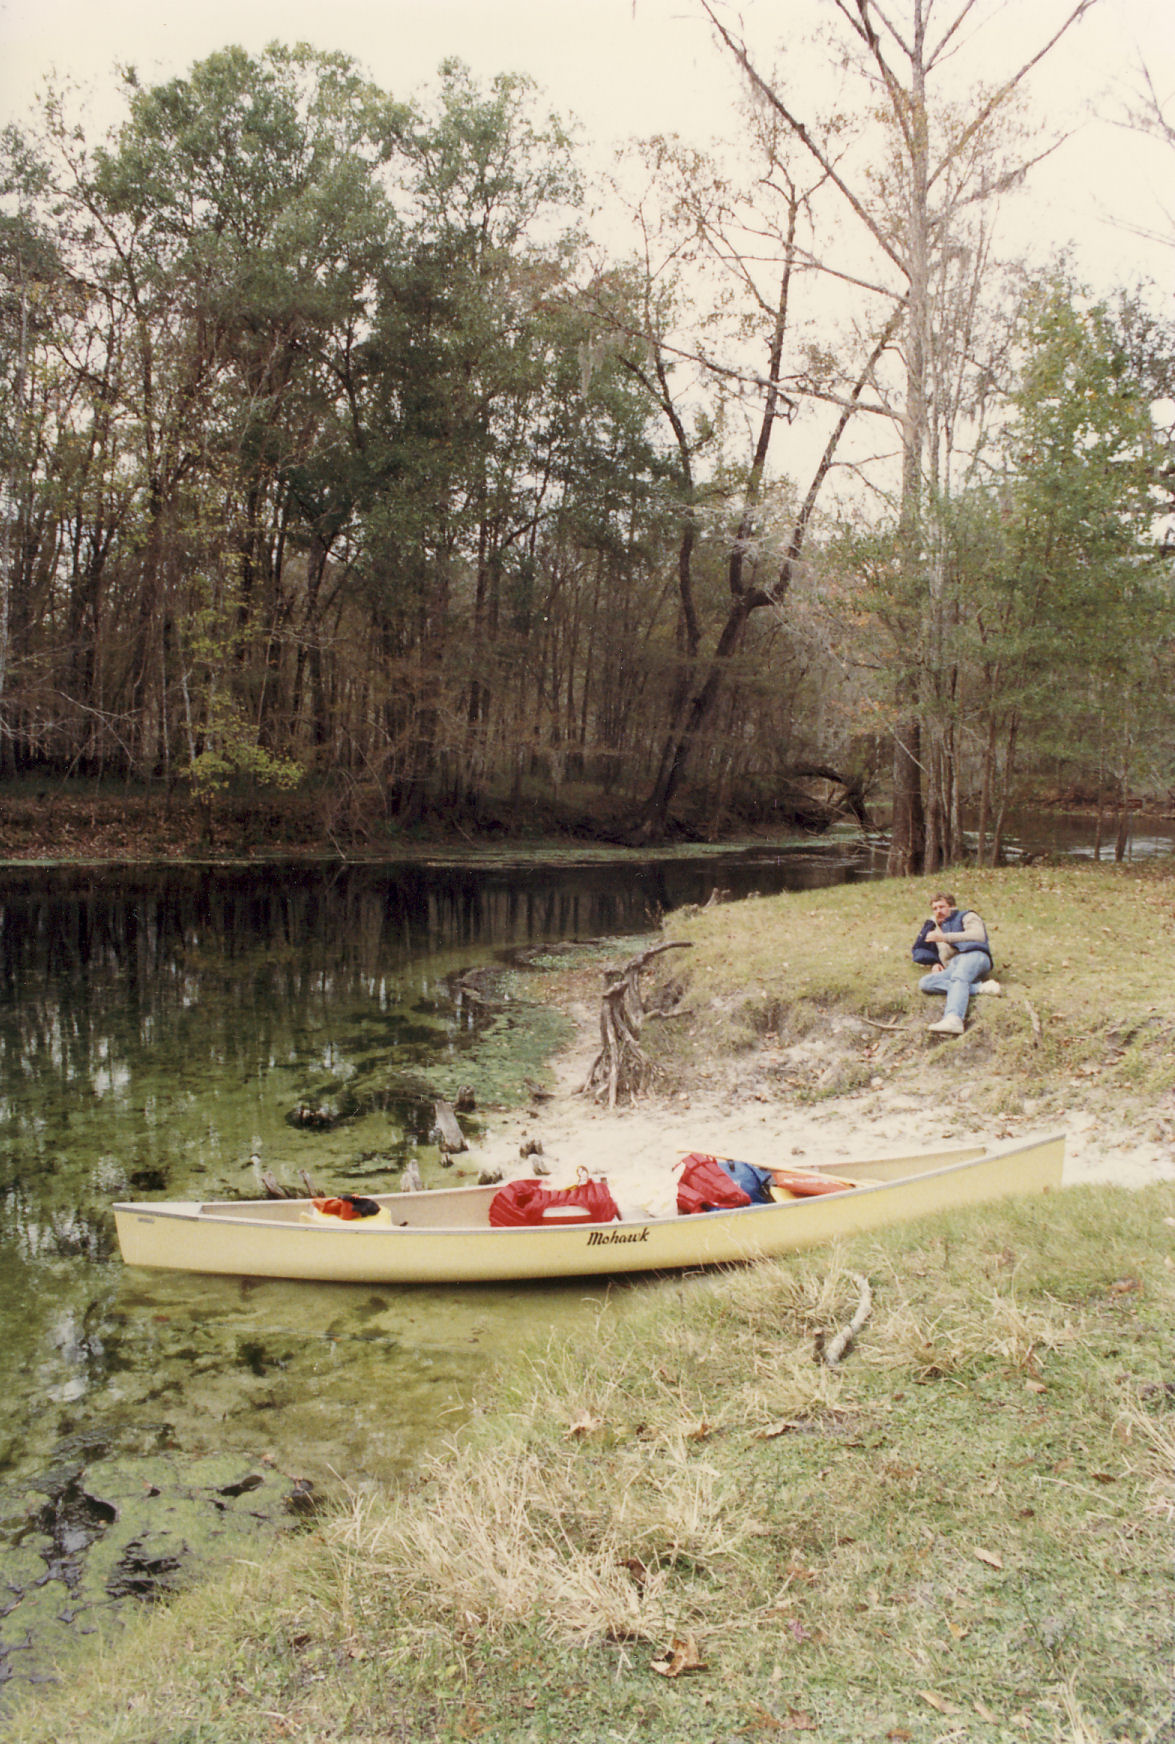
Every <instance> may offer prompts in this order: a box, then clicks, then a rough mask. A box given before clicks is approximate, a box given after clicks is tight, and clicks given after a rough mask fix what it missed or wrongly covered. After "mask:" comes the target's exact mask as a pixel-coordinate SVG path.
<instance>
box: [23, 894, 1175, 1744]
mask: <svg viewBox="0 0 1175 1744" xmlns="http://www.w3.org/2000/svg"><path fill="white" fill-rule="evenodd" d="M959 894H960V896H962V897H964V898H965V900H966V901H968V902H969V903H974V904H975V905H977V906H978V907H979V908H980V909H981V910H982V911H983V912H984V914H985V915H986V917H987V918H988V921H989V923H990V925H991V928H992V936H993V941H994V943H995V948H996V952H997V963H998V973H999V974H1000V976H1001V979H1002V980H1003V982H1004V986H1005V992H1004V997H1003V998H1002V999H992V998H987V999H984V1000H982V1001H977V1002H976V1006H975V1007H973V1009H972V1014H971V1019H970V1022H969V1026H968V1031H967V1034H966V1035H965V1036H964V1037H962V1038H961V1039H960V1040H958V1041H949V1042H946V1043H939V1042H937V1041H936V1040H935V1039H934V1038H931V1037H929V1036H927V1034H926V1032H925V1022H926V1019H927V1013H926V1009H925V1005H926V1002H925V1001H924V1000H923V999H922V996H921V995H919V994H918V992H917V989H916V981H917V972H916V971H915V969H914V968H913V966H912V964H911V963H910V961H909V955H908V947H909V939H910V938H911V937H912V935H913V932H914V930H915V929H916V925H917V921H918V918H919V916H920V913H921V909H922V907H923V906H924V902H923V898H924V896H925V891H924V890H923V888H922V887H921V886H920V885H919V886H914V885H912V884H910V883H908V882H905V881H898V880H892V881H888V882H886V883H884V884H881V885H876V884H870V885H864V886H842V887H839V888H837V889H834V890H827V891H818V892H797V893H793V894H790V895H787V896H781V897H773V898H757V899H751V900H748V901H745V902H742V903H737V904H717V905H714V906H711V907H707V908H706V909H704V910H695V911H692V912H690V911H683V912H682V913H679V914H674V915H672V916H670V917H668V920H667V926H666V931H665V936H666V937H672V938H688V939H689V941H690V943H691V949H690V950H689V951H682V952H675V953H671V954H670V953H667V954H666V958H665V961H668V959H669V957H670V956H671V957H672V959H673V974H674V976H675V977H676V978H677V980H678V983H679V985H678V986H677V987H676V988H674V989H672V991H673V993H674V995H675V997H676V998H677V1000H678V1002H679V1003H681V1004H683V1005H684V1006H686V1007H687V1008H688V1009H690V1010H692V1013H693V1015H692V1017H689V1018H683V1019H680V1020H675V1021H673V1022H669V1023H664V1024H661V1025H657V1024H650V1025H648V1026H647V1027H646V1031H645V1038H644V1039H645V1040H646V1041H647V1042H648V1045H649V1048H650V1051H651V1052H653V1051H654V1050H655V1058H656V1062H657V1068H658V1074H659V1076H658V1089H659V1092H660V1093H669V1094H673V1095H675V1096H676V1095H680V1094H681V1093H682V1092H683V1091H685V1092H686V1093H689V1092H694V1093H700V1091H701V1090H702V1089H703V1088H707V1089H713V1088H714V1086H715V1085H716V1084H718V1083H721V1084H722V1085H723V1086H724V1088H725V1091H726V1094H727V1095H729V1097H730V1098H731V1099H734V1100H739V1099H743V1098H756V1099H757V1100H758V1101H759V1102H761V1103H762V1104H763V1106H764V1111H765V1114H766V1116H767V1118H768V1119H769V1120H770V1121H772V1122H774V1123H776V1124H777V1125H778V1127H779V1130H781V1131H783V1130H785V1129H786V1111H787V1107H788V1104H789V1102H791V1101H793V1100H794V1099H797V1098H801V1099H805V1100H810V1099H812V1098H817V1099H819V1098H822V1097H828V1096H832V1095H837V1094H844V1093H846V1092H852V1093H853V1094H854V1095H855V1097H856V1102H855V1103H854V1106H855V1107H858V1108H859V1109H860V1119H861V1124H862V1127H863V1128H866V1127H867V1126H868V1122H869V1108H870V1106H871V1105H870V1102H869V1095H870V1089H871V1086H873V1085H874V1084H876V1083H878V1082H880V1081H882V1080H884V1082H885V1083H886V1085H887V1086H888V1087H889V1088H890V1089H891V1090H892V1089H893V1088H895V1087H896V1088H903V1089H905V1090H906V1091H908V1092H909V1093H910V1094H911V1095H912V1096H917V1097H920V1098H921V1099H922V1103H923V1105H924V1107H925V1110H926V1121H927V1133H928V1138H929V1137H930V1136H931V1135H933V1137H934V1138H942V1137H943V1136H946V1135H949V1134H950V1133H951V1132H952V1131H957V1132H958V1133H959V1134H960V1136H961V1134H962V1132H963V1131H964V1130H965V1129H969V1130H971V1131H974V1130H976V1128H977V1127H978V1128H981V1129H983V1130H989V1131H992V1132H996V1133H998V1132H1001V1131H1003V1130H1007V1129H1008V1128H1009V1127H1011V1126H1012V1125H1015V1124H1017V1123H1018V1124H1019V1125H1021V1126H1022V1125H1023V1124H1024V1123H1025V1122H1026V1121H1027V1120H1031V1121H1032V1122H1033V1124H1037V1125H1041V1126H1043V1125H1047V1124H1057V1125H1061V1124H1064V1123H1065V1122H1066V1120H1068V1119H1070V1118H1071V1117H1072V1116H1074V1115H1075V1114H1077V1113H1078V1112H1084V1113H1089V1114H1092V1115H1093V1116H1094V1117H1095V1118H1096V1119H1098V1120H1102V1121H1111V1120H1112V1121H1114V1122H1115V1130H1116V1133H1117V1132H1121V1134H1123V1135H1124V1136H1126V1137H1127V1138H1129V1137H1131V1136H1134V1137H1141V1136H1143V1135H1148V1136H1150V1137H1151V1138H1152V1139H1157V1140H1159V1141H1161V1142H1167V1143H1170V1142H1171V1141H1172V1139H1173V1138H1175V1129H1173V1123H1172V1089H1173V1081H1172V1067H1171V1060H1172V1054H1173V1050H1172V1046H1171V1028H1170V1026H1171V1012H1170V998H1169V990H1170V986H1171V984H1172V975H1173V971H1175V961H1173V957H1175V942H1172V941H1173V940H1175V929H1173V927H1172V921H1173V919H1175V876H1173V875H1172V872H1171V870H1170V868H1162V867H1157V868H1155V869H1154V870H1151V871H1147V872H1139V871H1136V870H1133V869H1129V870H1128V869H1125V868H1121V869H1118V868H1110V867H1087V868H1084V869H1081V870H1072V869H1065V870H1054V869H1052V868H1041V867H1026V868H1022V869H1017V870H1007V871H999V872H990V873H969V874H967V878H966V886H965V888H960V890H959ZM1140 940H1145V945H1146V948H1145V949H1141V948H1136V946H1137V945H1138V943H1139V941H1140ZM590 983H591V986H592V987H593V988H595V989H597V990H598V986H599V968H598V964H596V965H595V966H594V967H593V970H592V974H591V978H590ZM584 987H585V982H584V980H583V974H582V972H576V971H574V970H569V971H563V970H561V969H560V968H559V967H558V966H555V967H553V968H548V969H547V970H545V971H544V973H543V974H542V975H541V976H539V975H537V974H536V976H535V978H534V988H535V991H536V993H537V992H541V993H542V994H543V996H544V997H548V998H552V999H554V1000H556V1001H560V1000H565V999H567V998H568V997H569V996H570V995H571V994H572V993H574V994H576V996H582V994H583V992H584ZM878 1025H883V1026H884V1027H876V1026H878ZM691 1030H692V1032H693V1033H691ZM881 1050H887V1051H885V1052H881ZM830 1066H831V1068H832V1075H831V1076H828V1075H826V1074H827V1073H828V1068H829V1067H830ZM765 1130H771V1129H770V1128H767V1129H765ZM1173 1227H1175V1186H1173V1185H1172V1184H1171V1183H1170V1182H1164V1183H1160V1184H1155V1185H1152V1186H1149V1187H1146V1188H1144V1189H1139V1190H1127V1189H1125V1188H1121V1187H1111V1186H1097V1187H1093V1186H1088V1187H1081V1188H1066V1189H1065V1190H1063V1191H1062V1192H1061V1193H1060V1194H1057V1195H1051V1196H1049V1197H1048V1198H1047V1199H1045V1200H1042V1201H1034V1202H1027V1201H1025V1202H1017V1203H1014V1204H1009V1205H1007V1206H995V1207H985V1208H980V1209H973V1210H971V1211H968V1212H965V1213H962V1212H960V1213H954V1214H951V1215H949V1216H943V1217H939V1218H935V1219H932V1220H927V1221H924V1222H922V1223H919V1224H915V1225H911V1226H909V1227H908V1228H904V1229H899V1230H893V1231H889V1232H886V1233H885V1234H884V1235H881V1236H873V1237H867V1238H864V1237H863V1238H860V1239H858V1240H855V1241H853V1242H851V1243H845V1244H842V1245H839V1246H836V1247H834V1248H832V1249H829V1250H828V1251H826V1252H821V1253H815V1254H810V1255H806V1256H803V1257H802V1258H798V1259H796V1260H795V1261H793V1262H789V1263H788V1264H786V1265H770V1266H756V1267H752V1268H748V1269H747V1270H745V1271H737V1272H731V1273H729V1274H726V1275H722V1276H696V1277H685V1278H680V1279H674V1280H665V1279H661V1280H650V1281H646V1282H642V1283H639V1284H636V1285H634V1286H627V1285H626V1286H620V1287H618V1289H617V1290H616V1292H615V1293H614V1295H613V1296H612V1297H611V1298H610V1299H609V1300H608V1302H607V1303H606V1305H605V1306H604V1307H603V1308H602V1309H601V1310H600V1311H599V1312H598V1313H597V1314H595V1315H593V1316H592V1317H590V1318H589V1317H588V1316H587V1315H585V1317H584V1321H583V1324H582V1327H581V1330H580V1334H579V1336H578V1337H576V1338H575V1339H568V1338H565V1339H563V1340H562V1341H561V1342H560V1343H559V1345H558V1346H551V1347H549V1348H548V1347H544V1346H543V1344H542V1342H541V1341H539V1342H537V1343H536V1344H535V1345H534V1346H533V1347H531V1348H530V1349H527V1350H520V1351H519V1353H518V1358H517V1361H516V1362H514V1363H513V1364H512V1365H511V1366H509V1368H508V1369H507V1370H505V1371H504V1372H503V1373H502V1374H501V1375H500V1376H499V1378H498V1380H497V1382H496V1384H495V1386H494V1387H493V1388H487V1391H486V1393H485V1395H484V1396H483V1397H482V1399H481V1400H480V1402H479V1408H478V1410H477V1411H476V1412H475V1414H474V1415H473V1418H472V1420H471V1422H470V1423H469V1425H468V1426H467V1428H466V1429H465V1430H464V1431H463V1432H462V1434H461V1435H460V1437H459V1438H457V1439H456V1440H455V1441H454V1443H453V1445H451V1446H449V1447H444V1448H440V1449H436V1450H434V1453H433V1455H432V1457H431V1458H429V1459H428V1460H427V1461H426V1462H425V1463H424V1464H423V1465H422V1467H421V1468H420V1470H419V1471H418V1473H417V1474H416V1477H415V1478H414V1480H413V1481H412V1482H411V1483H410V1484H409V1485H408V1486H407V1487H406V1488H405V1489H404V1491H403V1492H401V1493H398V1494H395V1495H387V1494H384V1495H377V1494H371V1493H367V1494H364V1495H361V1496H359V1495H357V1496H355V1497H353V1498H351V1499H350V1500H349V1501H347V1502H346V1503H345V1504H344V1505H343V1506H341V1507H340V1508H339V1509H338V1510H336V1511H335V1512H334V1513H332V1514H331V1515H330V1516H329V1517H323V1518H321V1519H320V1520H319V1521H318V1523H317V1525H316V1526H315V1528H314V1530H313V1531H312V1532H311V1533H310V1534H309V1535H308V1536H306V1537H304V1538H301V1539H298V1540H295V1541H293V1542H290V1543H287V1544H286V1545H285V1546H284V1547H283V1548H282V1549H281V1550H280V1551H279V1552H277V1553H276V1554H275V1556H274V1557H272V1558H268V1559H267V1561H266V1564H265V1566H264V1567H263V1568H261V1567H252V1566H246V1565H241V1566H238V1567H237V1568H236V1569H235V1570H234V1571H232V1572H231V1573H230V1574H228V1575H227V1576H226V1577H225V1578H223V1579H221V1580H218V1581H215V1582H212V1583H210V1584H209V1585H207V1586H205V1587H202V1588H200V1589H199V1590H196V1591H193V1592H192V1593H189V1594H187V1595H185V1596H183V1597H181V1598H180V1599H179V1600H178V1601H176V1602H175V1603H174V1604H171V1605H169V1606H168V1608H167V1609H166V1610H161V1611H160V1612H159V1613H158V1614H156V1615H153V1616H151V1617H148V1618H147V1619H146V1620H145V1621H144V1622H143V1623H142V1624H141V1625H140V1626H136V1627H135V1628H134V1629H133V1630H132V1631H131V1632H130V1634H129V1635H128V1636H127V1638H126V1639H125V1640H124V1641H123V1642H122V1643H121V1644H120V1645H116V1646H115V1647H114V1649H113V1650H111V1651H110V1652H109V1653H108V1654H106V1655H104V1656H103V1657H102V1659H101V1660H100V1662H96V1663H83V1664H75V1665H72V1666H70V1667H69V1669H68V1673H67V1675H66V1676H65V1677H64V1678H63V1681H62V1685H61V1688H60V1689H59V1690H57V1691H54V1692H48V1691H46V1692H42V1693H39V1694H38V1695H37V1697H36V1698H35V1699H34V1700H32V1701H27V1700H26V1702H25V1703H24V1704H23V1705H22V1706H21V1708H20V1709H19V1710H18V1711H17V1712H16V1713H14V1715H13V1716H12V1718H11V1721H10V1724H9V1736H10V1737H11V1738H12V1739H13V1741H14V1744H45V1741H46V1740H49V1739H55V1738H61V1737H70V1736H84V1737H86V1738H87V1739H89V1740H93V1744H148V1741H152V1744H153V1741H154V1740H156V1739H158V1738H159V1737H161V1736H166V1737H168V1738H169V1739H174V1740H179V1741H184V1744H187V1741H191V1744H197V1741H199V1744H246V1741H247V1744H269V1741H270V1740H273V1741H274V1744H277V1741H278V1740H283V1739H295V1740H304V1741H306V1744H310V1741H311V1740H313V1741H314V1744H318V1741H320V1740H324V1739H330V1738H338V1739H340V1740H348V1741H350V1744H359V1741H360V1740H365V1741H366V1740H375V1739H400V1740H403V1741H405V1744H408V1741H412V1744H416V1741H417V1740H424V1739H428V1740H437V1741H443V1744H450V1741H451V1744H456V1741H457V1740H464V1739H469V1738H483V1739H486V1740H493V1741H494V1744H498V1741H499V1740H501V1741H502V1744H505V1741H506V1740H510V1741H511V1744H513V1741H514V1740H519V1741H526V1740H534V1741H536V1744H537V1741H539V1740H552V1739H556V1738H571V1737H573V1738H576V1739H580V1738H582V1739H584V1740H585V1741H590V1744H597V1741H598V1744H611V1741H612V1740H614V1739H617V1738H627V1737H641V1738H649V1739H651V1740H653V1741H654V1744H661V1741H663V1744H710V1741H711V1740H713V1739H715V1738H726V1737H732V1736H739V1737H750V1738H756V1737H760V1736H762V1737H764V1738H768V1737H775V1736H778V1735H784V1734H788V1733H791V1732H797V1733H802V1732H810V1733H811V1734H812V1735H813V1736H814V1737H816V1738H826V1739H829V1740H833V1741H840V1744H859V1740H860V1739H861V1737H862V1736H863V1735H866V1734H865V1733H864V1731H863V1716H868V1726H869V1732H868V1735H870V1736H877V1737H879V1738H886V1737H890V1738H895V1739H896V1738H904V1739H907V1740H910V1741H911V1744H932V1741H934V1740H940V1739H942V1738H943V1737H944V1736H950V1737H952V1738H954V1737H959V1738H966V1739H968V1740H971V1741H974V1744H987V1741H988V1740H990V1741H991V1744H1005V1741H1006V1740H1009V1739H1021V1740H1027V1741H1028V1744H1121V1741H1123V1740H1128V1741H1129V1744H1157V1740H1159V1739H1161V1738H1162V1737H1163V1736H1164V1731H1163V1728H1164V1726H1166V1725H1167V1724H1168V1722H1169V1683H1168V1675H1167V1673H1168V1668H1169V1664H1170V1656H1171V1648H1172V1627H1171V1603H1170V1597H1171V1595H1170V1558H1169V1554H1168V1551H1169V1536H1170V1526H1171V1516H1172V1510H1173V1509H1175V1489H1173V1488H1172V1470H1173V1461H1175V1414H1173V1409H1172V1403H1173V1402H1172V1396H1171V1387H1170V1382H1169V1360H1168V1351H1169V1328H1170V1322H1171V1315H1172V1311H1173V1309H1175V1269H1173V1267H1172V1258H1171V1255H1172V1243H1171V1232H1172V1228H1173ZM862 1278H864V1279H866V1280H867V1281H868V1284H869V1286H870V1290H871V1295H872V1311H871V1313H870V1315H869V1317H868V1319H867V1320H866V1321H865V1323H864V1325H863V1327H862V1329H861V1331H860V1333H859V1336H858V1339H857V1342H856V1345H855V1347H854V1349H853V1350H852V1351H851V1353H850V1354H849V1355H848V1356H847V1357H846V1358H845V1359H844V1360H843V1361H842V1362H841V1364H840V1365H839V1366H838V1367H836V1368H835V1369H830V1368H828V1367H826V1366H822V1365H821V1364H820V1363H818V1362H817V1361H816V1360H815V1357H816V1352H817V1339H818V1336H819V1335H825V1336H827V1335H830V1334H832V1333H834V1332H835V1331H837V1330H839V1329H840V1328H841V1327H842V1326H843V1325H845V1324H846V1323H847V1322H848V1320H849V1318H850V1316H851V1315H852V1314H853V1313H854V1310H855V1309H856V1308H857V1307H858V1306H859V1303H860V1300H861V1279H862ZM345 1464H346V1461H345V1449H341V1450H340V1466H339V1470H340V1472H341V1473H342V1475H343V1477H344V1479H345Z"/></svg>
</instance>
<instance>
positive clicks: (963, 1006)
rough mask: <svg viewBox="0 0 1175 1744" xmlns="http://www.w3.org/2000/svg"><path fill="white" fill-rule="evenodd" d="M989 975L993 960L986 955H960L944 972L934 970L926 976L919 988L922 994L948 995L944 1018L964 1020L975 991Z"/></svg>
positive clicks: (967, 953) (968, 953)
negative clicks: (976, 984)
mask: <svg viewBox="0 0 1175 1744" xmlns="http://www.w3.org/2000/svg"><path fill="white" fill-rule="evenodd" d="M990 972H991V958H990V957H989V956H988V954H987V952H986V951H960V952H959V954H958V956H957V957H952V958H951V960H950V962H949V963H948V964H947V966H946V968H945V969H935V970H934V971H933V972H932V973H931V974H929V975H923V977H922V979H921V981H919V983H918V985H919V987H921V989H922V991H923V993H945V994H946V996H947V1003H946V1010H945V1011H944V1012H943V1016H944V1017H962V1018H965V1017H966V1015H967V1006H968V1005H969V1004H970V1001H971V989H972V987H973V986H974V985H975V983H976V982H977V981H982V980H983V977H984V976H985V975H987V974H990Z"/></svg>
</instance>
